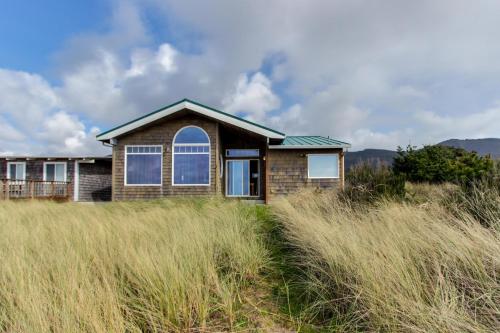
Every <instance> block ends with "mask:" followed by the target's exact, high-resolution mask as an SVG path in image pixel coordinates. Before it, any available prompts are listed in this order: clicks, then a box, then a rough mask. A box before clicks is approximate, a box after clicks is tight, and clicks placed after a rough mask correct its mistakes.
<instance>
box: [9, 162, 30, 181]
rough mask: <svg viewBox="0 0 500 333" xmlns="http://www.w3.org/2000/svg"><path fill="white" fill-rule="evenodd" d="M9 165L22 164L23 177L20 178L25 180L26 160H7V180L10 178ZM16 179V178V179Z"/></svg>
mask: <svg viewBox="0 0 500 333" xmlns="http://www.w3.org/2000/svg"><path fill="white" fill-rule="evenodd" d="M11 165H22V166H23V169H24V179H20V180H21V181H25V180H26V176H27V175H26V162H7V170H6V177H5V178H6V179H7V180H10V166H11ZM16 173H17V170H16ZM16 180H18V179H16Z"/></svg>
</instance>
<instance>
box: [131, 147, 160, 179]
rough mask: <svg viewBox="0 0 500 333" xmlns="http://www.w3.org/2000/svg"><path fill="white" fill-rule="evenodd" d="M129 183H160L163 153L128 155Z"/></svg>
mask: <svg viewBox="0 0 500 333" xmlns="http://www.w3.org/2000/svg"><path fill="white" fill-rule="evenodd" d="M127 184H129V185H160V184H161V154H154V155H146V154H143V155H127Z"/></svg>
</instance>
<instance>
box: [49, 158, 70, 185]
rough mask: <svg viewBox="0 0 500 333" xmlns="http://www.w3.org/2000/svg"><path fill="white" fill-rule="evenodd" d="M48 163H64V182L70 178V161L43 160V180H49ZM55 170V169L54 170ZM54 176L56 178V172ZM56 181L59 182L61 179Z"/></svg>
mask: <svg viewBox="0 0 500 333" xmlns="http://www.w3.org/2000/svg"><path fill="white" fill-rule="evenodd" d="M47 164H54V165H57V164H62V165H64V180H63V182H66V181H67V179H68V175H67V173H68V162H43V181H44V182H45V181H47ZM54 172H55V170H54ZM54 178H55V174H54ZM54 181H55V182H58V181H60V180H54Z"/></svg>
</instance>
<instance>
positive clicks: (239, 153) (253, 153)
mask: <svg viewBox="0 0 500 333" xmlns="http://www.w3.org/2000/svg"><path fill="white" fill-rule="evenodd" d="M226 156H227V157H259V150H258V149H227V150H226Z"/></svg>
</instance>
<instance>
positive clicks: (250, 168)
mask: <svg viewBox="0 0 500 333" xmlns="http://www.w3.org/2000/svg"><path fill="white" fill-rule="evenodd" d="M226 165H227V167H226V170H227V171H226V195H227V196H229V197H253V196H259V161H258V160H228V161H227V164H226Z"/></svg>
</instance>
